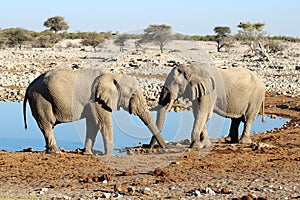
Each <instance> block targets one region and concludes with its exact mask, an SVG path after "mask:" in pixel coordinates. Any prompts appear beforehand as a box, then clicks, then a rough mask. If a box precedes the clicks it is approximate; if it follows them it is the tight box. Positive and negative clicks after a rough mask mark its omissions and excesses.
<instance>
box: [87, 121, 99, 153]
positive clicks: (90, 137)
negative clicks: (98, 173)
mask: <svg viewBox="0 0 300 200" xmlns="http://www.w3.org/2000/svg"><path fill="white" fill-rule="evenodd" d="M98 131H99V127H98V125H97V124H96V122H95V119H93V118H86V139H85V145H84V154H87V155H88V154H91V155H92V154H93V152H92V149H93V146H94V144H95V140H96V136H97V133H98Z"/></svg>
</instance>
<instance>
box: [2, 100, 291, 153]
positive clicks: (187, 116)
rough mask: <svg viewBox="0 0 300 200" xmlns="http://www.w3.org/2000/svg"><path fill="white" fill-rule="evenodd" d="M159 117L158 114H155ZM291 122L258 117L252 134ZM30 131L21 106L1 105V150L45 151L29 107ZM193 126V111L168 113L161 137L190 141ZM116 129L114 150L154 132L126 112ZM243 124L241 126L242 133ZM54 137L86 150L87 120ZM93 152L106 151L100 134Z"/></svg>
mask: <svg viewBox="0 0 300 200" xmlns="http://www.w3.org/2000/svg"><path fill="white" fill-rule="evenodd" d="M152 115H153V117H154V118H155V117H156V112H152ZM287 121H288V119H282V118H279V117H278V118H276V119H271V118H270V117H266V123H262V122H261V117H260V116H258V117H257V119H256V121H255V122H254V124H253V126H252V129H251V133H260V132H264V131H267V130H271V129H274V128H277V127H281V126H283V124H285V123H286V122H287ZM27 124H28V129H27V130H25V129H24V123H23V114H22V104H21V103H5V102H0V149H1V150H6V151H21V150H23V149H25V148H29V147H31V148H33V150H36V151H42V150H44V149H45V147H44V146H45V141H44V137H43V135H42V133H41V131H40V130H39V128H38V126H37V124H36V122H35V120H34V119H33V117H32V115H31V111H30V109H29V106H27ZM229 126H230V119H225V118H223V117H220V116H218V115H215V114H214V115H213V117H212V119H211V120H209V121H208V123H207V129H208V133H209V136H210V137H212V138H219V137H223V136H225V135H227V134H228V130H229ZM192 127H193V115H192V113H191V112H186V111H184V112H180V113H175V112H170V113H167V117H166V122H165V126H164V128H163V130H162V134H163V137H164V139H165V140H167V141H169V142H170V141H180V140H182V139H186V138H188V139H190V133H191V130H192ZM113 129H114V144H115V148H124V147H132V146H136V145H139V144H140V143H143V144H145V143H148V142H149V141H150V139H151V133H150V131H149V130H148V128H147V127H145V125H144V124H143V123H142V121H141V120H140V119H139V118H138V117H137V116H134V115H129V114H128V113H127V112H126V111H123V110H121V111H116V112H113ZM242 129H243V123H241V126H240V133H241V131H242ZM54 135H55V138H56V142H57V145H58V147H63V148H65V149H67V150H74V149H77V148H83V147H84V140H85V121H84V120H80V121H77V122H72V123H64V124H60V125H58V126H56V127H55V129H54ZM94 149H96V150H100V151H103V141H102V137H101V134H100V133H99V134H98V136H97V138H96V143H95V146H94Z"/></svg>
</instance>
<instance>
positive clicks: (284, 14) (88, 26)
mask: <svg viewBox="0 0 300 200" xmlns="http://www.w3.org/2000/svg"><path fill="white" fill-rule="evenodd" d="M299 9H300V1H298V0H285V1H282V0H251V1H250V0H244V1H241V0H206V1H201V0H184V1H183V0H151V1H145V0H109V1H108V0H107V1H101V0H81V1H79V0H41V1H38V0H5V1H2V2H1V7H0V28H1V29H4V28H9V27H22V28H26V29H29V30H34V31H42V30H44V29H45V27H43V22H44V21H45V20H46V19H48V18H49V17H52V16H56V15H60V16H63V17H65V20H66V21H67V22H68V24H69V26H70V29H69V31H70V32H74V31H109V30H111V31H119V32H129V31H135V30H141V29H144V28H146V27H147V26H148V25H149V24H168V25H171V26H172V28H173V30H174V31H175V32H180V33H184V34H190V35H206V34H214V32H213V28H214V27H215V26H220V25H222V26H229V27H230V28H231V30H232V32H233V33H236V26H237V24H239V22H245V21H250V22H264V23H266V27H265V30H266V31H267V32H268V33H269V34H270V35H289V36H294V37H300V26H299V22H300V12H299Z"/></svg>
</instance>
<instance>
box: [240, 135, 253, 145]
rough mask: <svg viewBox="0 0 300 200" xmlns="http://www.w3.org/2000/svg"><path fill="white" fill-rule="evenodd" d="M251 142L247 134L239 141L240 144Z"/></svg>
mask: <svg viewBox="0 0 300 200" xmlns="http://www.w3.org/2000/svg"><path fill="white" fill-rule="evenodd" d="M251 142H252V140H251V138H250V137H249V136H243V137H242V138H241V139H240V141H239V143H241V144H247V143H251Z"/></svg>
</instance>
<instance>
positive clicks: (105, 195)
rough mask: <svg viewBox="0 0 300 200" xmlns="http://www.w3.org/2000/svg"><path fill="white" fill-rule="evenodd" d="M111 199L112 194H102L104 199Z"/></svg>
mask: <svg viewBox="0 0 300 200" xmlns="http://www.w3.org/2000/svg"><path fill="white" fill-rule="evenodd" d="M110 197H111V193H109V192H105V193H103V194H102V198H105V199H109V198H110Z"/></svg>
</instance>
